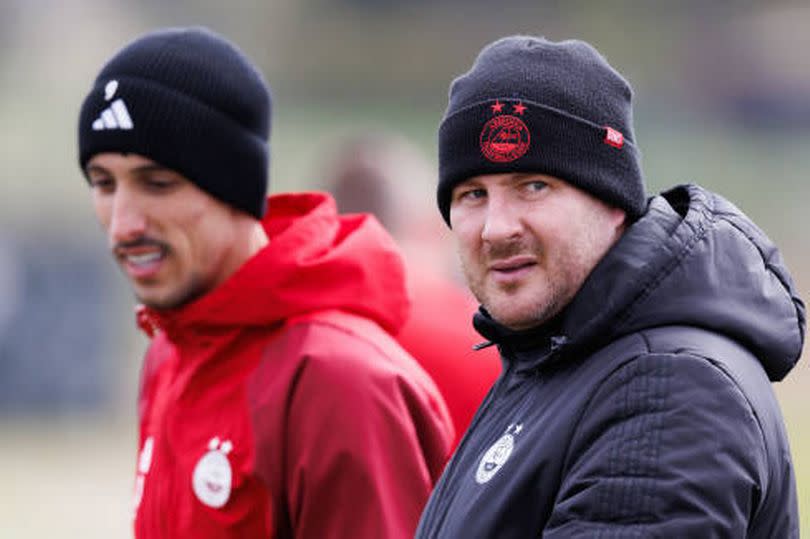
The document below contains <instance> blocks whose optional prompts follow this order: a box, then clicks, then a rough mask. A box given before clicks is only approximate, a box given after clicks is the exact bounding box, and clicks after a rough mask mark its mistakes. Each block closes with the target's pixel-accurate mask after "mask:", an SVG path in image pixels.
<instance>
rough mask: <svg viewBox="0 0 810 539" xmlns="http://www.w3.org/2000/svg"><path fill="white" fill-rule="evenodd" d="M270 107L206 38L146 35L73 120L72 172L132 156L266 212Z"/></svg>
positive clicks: (219, 42) (255, 84) (238, 56)
mask: <svg viewBox="0 0 810 539" xmlns="http://www.w3.org/2000/svg"><path fill="white" fill-rule="evenodd" d="M270 114H271V98H270V91H269V88H268V86H267V84H266V82H265V81H264V79H263V77H262V75H261V74H260V73H259V71H258V70H257V69H256V68H255V67H254V66H253V65H252V64H251V62H250V61H249V60H248V59H247V57H246V56H245V55H244V54H243V53H242V52H241V51H240V50H239V49H238V48H237V47H236V46H235V45H233V44H232V43H230V42H228V41H227V40H225V39H224V38H222V37H221V36H219V35H217V34H215V33H213V32H211V31H210V30H207V29H205V28H170V29H164V30H158V31H155V32H151V33H148V34H146V35H144V36H141V37H140V38H138V39H136V40H135V41H133V42H132V43H130V44H128V45H127V46H125V47H124V48H123V49H121V50H120V51H119V52H118V53H117V54H116V55H115V56H113V57H112V59H110V60H109V62H107V64H106V65H105V66H104V67H103V68H102V70H101V72H100V73H99V75H98V77H97V78H96V80H95V83H94V85H93V88H92V89H91V90H90V93H89V94H88V95H87V97H86V98H85V100H84V103H83V104H82V108H81V112H80V115H79V129H78V131H79V165H80V167H81V169H82V171H84V170H85V167H86V165H87V162H88V161H89V160H90V159H91V158H92V157H93V156H94V155H96V154H98V153H101V152H121V153H135V154H139V155H143V156H144V157H147V158H149V159H152V160H153V161H155V162H156V163H158V164H160V165H162V166H165V167H167V168H170V169H172V170H175V171H177V172H179V173H181V174H182V175H184V176H185V177H187V178H188V179H189V180H191V181H192V182H194V183H195V184H196V185H197V186H198V187H200V188H201V189H202V190H204V191H206V192H208V193H209V194H210V195H212V196H214V197H215V198H217V199H219V200H221V201H223V202H225V203H227V204H229V205H231V206H233V207H235V208H237V209H239V210H242V211H244V212H246V213H249V214H251V215H253V216H255V217H256V218H261V217H262V216H263V215H264V212H265V205H266V194H267V183H268V179H267V176H268V168H269V144H268V137H269V135H270Z"/></svg>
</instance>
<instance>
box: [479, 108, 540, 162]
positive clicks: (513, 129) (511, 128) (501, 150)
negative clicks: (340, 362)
mask: <svg viewBox="0 0 810 539" xmlns="http://www.w3.org/2000/svg"><path fill="white" fill-rule="evenodd" d="M504 106H505V104H504V103H501V102H500V101H498V100H496V101H495V104H494V105H491V106H490V108H491V109H492V112H493V113H494V114H499V113H501V112H503V107H504ZM525 111H526V106H525V105H523V104H522V103H517V104H516V105H513V106H512V112H513V113H515V114H519V115H521V116H522V115H523V113H524V112H525ZM480 139H481V141H480V142H481V153H482V154H484V157H486V158H487V159H489V160H490V161H492V162H493V163H508V162H510V161H514V160H515V159H518V158H519V157H521V156H522V155H523V154H525V153H526V151H527V150H528V149H529V143H530V142H531V135H530V133H529V128H528V127H526V124H525V123H523V120H521V119H520V118H518V117H517V116H513V115H511V114H502V115H500V116H495V117H494V118H492V119H490V120H489V121H488V122H487V123H485V124H484V128H483V129H482V130H481V137H480Z"/></svg>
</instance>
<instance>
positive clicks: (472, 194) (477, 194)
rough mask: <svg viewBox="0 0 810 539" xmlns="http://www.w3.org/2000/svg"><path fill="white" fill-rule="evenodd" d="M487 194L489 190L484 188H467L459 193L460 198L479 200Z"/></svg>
mask: <svg viewBox="0 0 810 539" xmlns="http://www.w3.org/2000/svg"><path fill="white" fill-rule="evenodd" d="M485 196H487V192H486V191H485V190H483V189H467V190H466V191H462V192H461V193H459V195H458V199H459V200H478V199H480V198H484V197H485Z"/></svg>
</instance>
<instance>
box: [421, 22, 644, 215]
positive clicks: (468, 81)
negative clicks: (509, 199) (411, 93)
mask: <svg viewBox="0 0 810 539" xmlns="http://www.w3.org/2000/svg"><path fill="white" fill-rule="evenodd" d="M632 96H633V92H632V88H631V87H630V84H629V83H628V82H627V81H626V80H625V79H624V77H622V76H621V75H620V74H619V73H618V72H617V71H616V70H615V69H613V67H611V66H610V64H608V62H607V61H606V60H605V59H604V57H602V55H601V54H599V52H598V51H596V49H594V48H593V47H592V46H591V45H589V44H587V43H585V42H583V41H576V40H569V41H562V42H552V41H548V40H546V39H545V38H542V37H529V36H511V37H507V38H503V39H500V40H498V41H495V42H494V43H491V44H489V45H487V46H486V47H484V49H483V50H482V51H481V52H480V54H479V55H478V58H477V59H476V60H475V63H474V64H473V66H472V68H470V70H469V71H468V72H466V73H464V74H463V75H461V76H459V77H457V78H456V79H455V80H454V81H453V82H452V84H451V86H450V94H449V103H448V106H447V110H446V112H445V114H444V118H443V119H442V123H441V125H440V127H439V185H438V189H437V201H438V204H439V210H440V211H441V213H442V216H443V217H444V220H445V221H446V222H447V223H448V224H449V223H450V196H451V193H452V191H453V188H454V187H455V186H456V185H457V184H458V183H460V182H462V181H464V180H466V179H467V178H470V177H472V176H477V175H481V174H496V173H503V172H538V173H542V174H549V175H551V176H555V177H558V178H560V179H562V180H565V181H567V182H568V183H570V184H572V185H574V186H576V187H578V188H580V189H582V190H584V191H587V192H589V193H591V194H592V195H594V196H596V197H597V198H599V199H600V200H603V201H605V202H607V203H609V204H612V205H614V206H616V207H619V208H622V209H623V210H625V211H626V212H627V216H628V219H630V220H631V221H632V220H635V219H637V218H638V217H639V216H641V214H642V213H643V212H644V210H645V208H646V205H647V203H646V199H647V195H646V191H645V188H644V180H643V176H642V172H641V157H640V153H639V151H638V149H637V147H636V145H635V136H634V134H633V120H632Z"/></svg>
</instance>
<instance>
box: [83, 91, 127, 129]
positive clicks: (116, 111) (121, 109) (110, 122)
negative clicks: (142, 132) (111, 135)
mask: <svg viewBox="0 0 810 539" xmlns="http://www.w3.org/2000/svg"><path fill="white" fill-rule="evenodd" d="M116 90H118V81H117V80H115V79H113V80H111V81H110V82H108V83H107V85H106V86H105V87H104V100H105V101H109V100H110V99H112V98H113V97H114V96H115V92H116ZM133 127H135V124H133V123H132V118H131V117H130V115H129V110H127V105H126V103H124V100H123V99H121V98H118V99H116V100H115V101H113V102H112V103H111V104H110V106H109V107H107V108H106V109H104V110H102V111H101V115H100V116H99V117H98V118H96V121H94V122H93V131H103V130H105V129H132V128H133Z"/></svg>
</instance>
